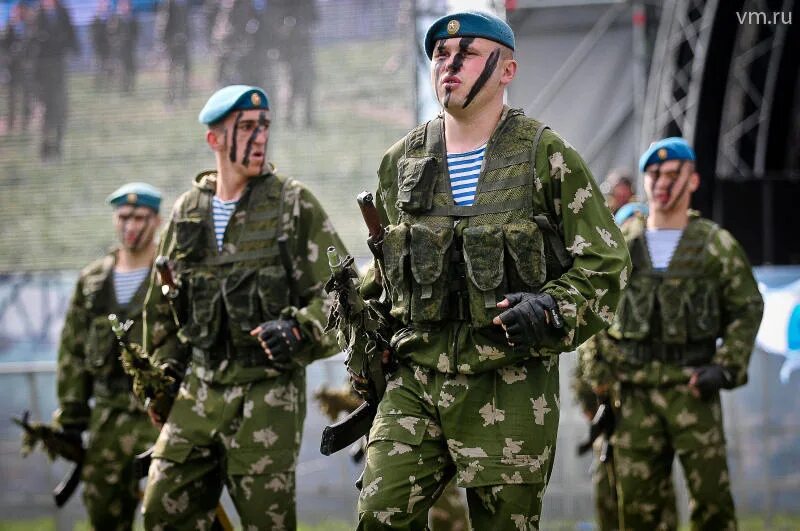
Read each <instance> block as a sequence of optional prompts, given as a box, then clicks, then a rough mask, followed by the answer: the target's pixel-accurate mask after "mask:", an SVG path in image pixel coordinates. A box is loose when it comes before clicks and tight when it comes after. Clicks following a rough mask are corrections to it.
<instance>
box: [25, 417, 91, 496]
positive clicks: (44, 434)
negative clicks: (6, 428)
mask: <svg viewBox="0 0 800 531" xmlns="http://www.w3.org/2000/svg"><path fill="white" fill-rule="evenodd" d="M29 417H30V412H29V411H25V412H24V413H23V414H22V418H21V419H20V418H16V417H12V418H11V420H12V421H13V422H14V423H15V424H17V425H18V426H20V427H21V428H22V429H23V430H24V435H23V437H22V456H23V457H27V456H28V455H29V454H30V453H31V452H32V451H33V450H34V449H35V448H36V447H37V446H38V445H39V444H41V445H42V449H43V450H44V451H45V453H46V454H47V456H48V457H49V458H50V460H51V461H52V460H54V459H55V458H56V457H61V458H63V459H66V460H67V461H72V462H73V463H75V466H74V467H73V468H72V470H71V471H70V472H69V473H67V475H66V476H64V479H62V480H61V481H60V482H59V483H58V485H56V488H55V489H53V500H54V501H55V502H56V507H63V506H64V504H65V503H67V501H68V500H69V499H70V497H72V495H73V494H74V493H75V489H76V488H77V487H78V483H80V481H81V472H82V471H83V458H84V456H85V454H86V450H85V449H84V448H83V445H82V444H81V441H80V438H76V437H70V436H68V435H67V434H65V433H64V432H63V431H60V430H56V429H55V428H53V427H52V426H50V425H48V424H43V423H41V422H34V423H33V424H31V423H30V422H28V419H29Z"/></svg>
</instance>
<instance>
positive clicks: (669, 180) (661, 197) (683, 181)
mask: <svg viewBox="0 0 800 531" xmlns="http://www.w3.org/2000/svg"><path fill="white" fill-rule="evenodd" d="M685 162H686V161H681V162H680V164H679V165H678V166H677V167H675V168H673V169H667V170H663V171H662V169H661V166H663V164H665V163H662V164H661V165H659V166H656V167H655V168H652V169H650V170H648V172H647V177H648V181H649V190H648V192H649V196H650V199H651V201H652V202H653V203H655V206H656V208H658V209H659V210H663V211H667V210H671V209H672V208H673V207H674V206H675V204H676V203H677V202H678V201H679V200H680V199H681V198H682V197H683V196H684V195H685V194H686V191H687V190H688V187H689V180H690V178H691V175H692V172H691V171H687V172H684V171H683V169H684V163H685ZM662 180H663V181H664V183H665V184H663V185H661V182H662ZM676 187H677V188H676Z"/></svg>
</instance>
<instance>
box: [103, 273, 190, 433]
mask: <svg viewBox="0 0 800 531" xmlns="http://www.w3.org/2000/svg"><path fill="white" fill-rule="evenodd" d="M166 286H167V284H164V287H166ZM108 320H109V322H110V323H111V330H113V331H114V335H115V336H116V337H117V343H118V344H119V348H120V353H119V359H120V361H121V362H122V368H123V370H124V371H125V373H126V374H128V375H129V376H131V378H133V394H134V395H135V396H136V398H138V399H139V401H140V402H141V403H142V404H144V405H147V403H148V402H149V401H153V400H156V399H159V400H160V399H162V398H163V397H170V396H175V394H176V392H177V386H178V379H179V378H178V375H177V374H172V373H171V372H169V371H165V370H163V369H161V368H160V367H157V366H155V365H154V363H153V360H152V359H151V358H150V357H149V356H148V355H147V353H146V352H144V350H142V346H141V345H138V344H135V343H131V342H130V341H129V340H128V331H129V330H130V328H131V326H132V325H133V321H131V320H128V321H126V322H125V324H122V323H120V321H119V318H118V317H117V316H116V314H113V313H112V314H110V315H109V316H108ZM156 413H158V414H159V415H162V414H164V413H167V412H164V411H156ZM165 416H166V415H163V417H165ZM163 417H162V418H163Z"/></svg>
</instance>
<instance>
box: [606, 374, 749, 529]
mask: <svg viewBox="0 0 800 531" xmlns="http://www.w3.org/2000/svg"><path fill="white" fill-rule="evenodd" d="M613 440H614V468H615V471H616V474H617V491H618V494H619V497H620V501H619V503H620V506H621V508H622V511H621V512H622V517H623V519H624V520H623V521H624V527H625V529H676V528H677V518H676V514H675V511H674V504H675V501H674V500H675V495H674V488H673V485H672V478H671V473H672V462H673V460H674V457H675V454H677V456H678V459H680V462H681V465H682V466H683V471H684V474H685V476H686V479H687V486H688V490H689V507H690V511H691V514H690V520H691V528H692V529H708V530H712V529H713V530H715V531H716V530H729V529H736V517H735V514H734V506H733V498H732V496H731V491H730V478H729V476H728V464H727V461H726V455H725V435H724V431H723V428H722V408H721V406H720V401H719V395H716V396H715V397H714V398H713V399H711V400H708V401H704V400H701V399H699V398H695V397H694V396H692V394H691V393H690V392H689V389H688V386H686V385H676V386H674V387H664V388H644V387H637V386H629V385H623V387H622V390H621V393H620V409H619V411H618V412H617V426H616V431H615V432H614V438H613Z"/></svg>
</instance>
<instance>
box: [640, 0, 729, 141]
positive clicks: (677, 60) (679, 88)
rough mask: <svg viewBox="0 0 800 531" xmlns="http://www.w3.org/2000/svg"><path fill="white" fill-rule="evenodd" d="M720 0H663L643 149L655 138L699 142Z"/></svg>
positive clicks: (652, 68)
mask: <svg viewBox="0 0 800 531" xmlns="http://www.w3.org/2000/svg"><path fill="white" fill-rule="evenodd" d="M718 3H719V2H718V0H670V1H668V2H665V3H664V7H663V10H662V13H661V23H660V25H659V28H658V33H657V35H656V43H655V49H654V52H653V62H652V65H651V68H650V77H649V79H648V83H647V101H646V105H645V108H644V118H643V122H642V137H641V145H640V148H641V149H640V151H644V150H645V149H647V146H648V144H649V143H650V141H651V140H652V139H653V138H661V137H665V136H672V135H681V136H683V137H685V138H686V139H688V140H689V142H692V143H693V142H694V133H695V123H696V121H697V111H698V107H699V105H698V102H699V99H700V89H701V87H702V82H703V70H704V68H705V63H706V52H707V50H708V43H709V40H710V38H711V30H712V27H713V25H714V16H715V14H716V11H717V6H718Z"/></svg>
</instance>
